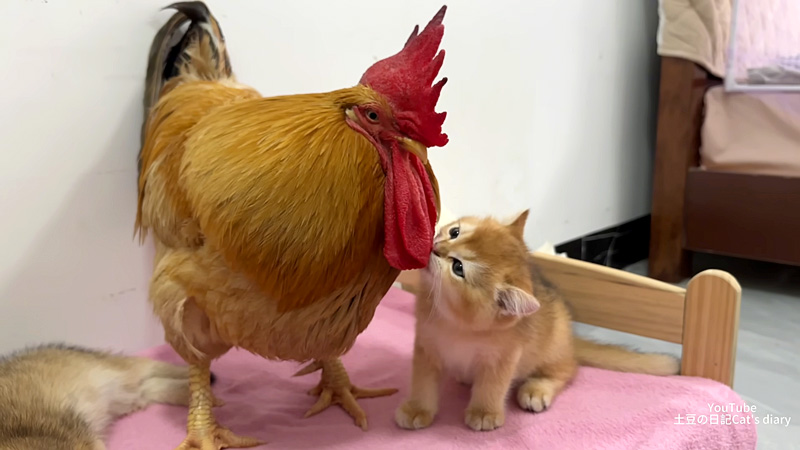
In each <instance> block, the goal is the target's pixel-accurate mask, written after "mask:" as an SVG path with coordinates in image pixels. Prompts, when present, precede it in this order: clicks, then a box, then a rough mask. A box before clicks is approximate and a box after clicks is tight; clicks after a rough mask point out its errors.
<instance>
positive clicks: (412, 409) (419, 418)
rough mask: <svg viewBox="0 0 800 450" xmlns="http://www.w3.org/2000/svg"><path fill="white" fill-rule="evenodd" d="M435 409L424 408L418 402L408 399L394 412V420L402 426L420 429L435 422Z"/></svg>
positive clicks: (409, 428) (408, 428)
mask: <svg viewBox="0 0 800 450" xmlns="http://www.w3.org/2000/svg"><path fill="white" fill-rule="evenodd" d="M435 415H436V412H435V411H431V410H429V409H426V408H423V407H421V406H419V405H418V404H417V403H416V402H412V401H406V402H404V403H403V404H402V405H400V407H399V408H397V411H395V413H394V421H395V422H396V423H397V425H398V426H399V427H400V428H405V429H407V430H419V429H422V428H427V427H429V426H430V425H431V424H432V423H433V417H434V416H435Z"/></svg>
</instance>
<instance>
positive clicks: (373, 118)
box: [367, 111, 378, 122]
mask: <svg viewBox="0 0 800 450" xmlns="http://www.w3.org/2000/svg"><path fill="white" fill-rule="evenodd" d="M367 119H369V120H370V121H371V122H377V121H378V113H376V112H375V111H368V112H367Z"/></svg>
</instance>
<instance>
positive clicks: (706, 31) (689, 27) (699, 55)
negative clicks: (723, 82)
mask: <svg viewBox="0 0 800 450" xmlns="http://www.w3.org/2000/svg"><path fill="white" fill-rule="evenodd" d="M658 3H659V8H658V12H659V27H658V37H657V39H658V54H659V55H661V56H674V57H678V58H684V59H688V60H690V61H694V62H695V63H697V64H699V65H701V66H703V67H704V68H705V69H706V70H708V71H709V72H711V73H712V74H714V75H716V76H718V77H723V76H724V75H725V52H726V51H727V47H728V36H729V34H730V21H731V10H732V7H731V0H659V2H658Z"/></svg>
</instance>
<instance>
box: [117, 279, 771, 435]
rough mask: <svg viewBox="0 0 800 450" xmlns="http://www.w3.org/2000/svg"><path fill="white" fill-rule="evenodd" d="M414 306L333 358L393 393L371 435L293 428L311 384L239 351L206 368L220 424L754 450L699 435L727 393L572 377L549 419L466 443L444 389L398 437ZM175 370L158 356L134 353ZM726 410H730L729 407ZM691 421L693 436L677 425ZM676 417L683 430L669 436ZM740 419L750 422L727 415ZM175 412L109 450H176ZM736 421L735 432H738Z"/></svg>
mask: <svg viewBox="0 0 800 450" xmlns="http://www.w3.org/2000/svg"><path fill="white" fill-rule="evenodd" d="M413 300H414V299H413V297H411V296H410V295H408V294H407V293H405V292H403V291H400V290H396V289H393V290H392V291H390V292H389V294H388V295H387V298H386V299H385V300H384V302H383V304H382V305H381V306H380V307H379V308H378V311H377V313H376V315H375V319H374V321H373V322H372V324H371V325H370V327H369V328H368V329H367V331H365V333H364V334H363V335H362V336H361V337H360V338H359V339H358V342H357V343H356V346H355V348H354V349H353V350H352V351H351V352H350V353H349V354H348V355H346V356H345V357H344V358H343V361H344V363H345V365H346V366H347V368H348V369H349V372H350V376H351V378H352V379H353V381H354V382H355V383H356V384H359V385H361V386H364V387H398V388H400V389H401V392H400V393H398V394H395V395H394V396H391V397H385V398H380V399H366V400H361V401H360V404H361V406H362V407H363V408H364V410H365V411H366V413H367V415H368V417H369V424H370V429H369V431H367V432H364V431H361V430H360V429H359V428H357V427H356V426H355V425H354V424H353V420H352V419H351V418H350V417H349V416H347V415H346V414H345V413H344V411H342V410H341V409H340V408H338V407H332V408H330V409H328V410H327V411H324V412H323V413H321V414H319V415H318V416H315V417H312V418H309V419H304V418H303V414H304V413H305V411H306V410H307V409H308V408H309V407H310V406H311V405H312V404H313V402H314V398H312V397H310V396H308V395H306V393H305V392H306V391H307V390H308V389H309V388H311V387H312V386H313V385H314V384H316V381H317V379H318V376H319V374H312V375H307V376H304V377H298V378H292V377H291V374H292V373H294V371H295V370H297V369H298V367H299V366H298V365H297V364H294V363H287V362H271V361H266V360H263V359H261V358H259V357H256V356H253V355H251V354H249V353H247V352H244V351H238V350H236V351H231V352H229V353H228V354H226V355H225V356H223V357H222V358H220V359H219V360H217V361H216V362H215V363H214V364H213V365H212V370H213V371H214V372H215V373H216V374H217V376H218V381H217V385H216V387H215V392H216V394H217V395H218V396H219V397H220V398H222V399H223V400H225V401H226V405H225V406H223V407H221V408H217V409H216V414H217V417H218V419H219V421H220V422H221V423H223V424H225V425H227V426H229V427H230V428H232V429H233V430H234V431H235V432H237V433H239V434H244V435H252V436H255V437H258V438H261V439H263V440H265V441H267V442H268V444H267V445H266V446H263V447H259V448H264V449H269V448H271V449H309V448H331V449H352V448H364V449H380V448H392V449H413V450H420V449H429V448H435V449H437V450H438V449H455V448H475V447H477V446H480V448H496V449H509V448H542V449H555V448H557V449H580V450H583V449H588V448H591V449H637V450H642V449H670V450H674V449H703V448H708V449H712V448H713V449H717V448H725V449H753V448H755V442H756V429H755V425H754V424H752V421H753V419H752V418H751V419H750V422H751V424H750V425H711V424H705V425H699V424H697V422H698V420H702V419H700V418H699V417H700V415H705V417H706V418H708V415H709V414H710V412H709V406H708V403H713V404H716V405H727V404H729V403H735V404H737V405H741V404H742V403H743V402H742V400H741V399H740V398H739V396H738V395H736V394H735V393H734V392H733V391H732V390H730V389H729V388H727V387H726V386H724V385H722V384H719V383H716V382H713V381H709V380H704V379H698V378H689V377H669V378H663V377H655V376H647V375H638V374H622V373H615V372H609V371H604V370H599V369H591V368H582V369H581V371H580V373H579V375H578V377H577V379H576V380H575V382H574V383H573V384H572V385H571V386H570V387H569V388H568V389H567V390H566V391H565V392H564V393H563V394H562V395H561V396H560V397H558V398H557V399H556V401H555V402H554V404H553V405H552V407H551V409H550V410H548V411H546V412H543V413H539V414H533V413H527V412H523V411H521V410H520V409H519V408H518V407H517V406H516V404H515V403H514V402H513V398H510V399H509V403H508V415H507V418H506V424H505V425H504V426H503V427H502V428H500V429H498V430H495V431H491V432H480V433H479V432H474V431H472V430H470V429H468V428H466V426H465V425H464V423H463V411H464V408H465V406H466V404H467V401H468V399H469V389H468V388H467V387H466V386H462V385H459V384H455V383H452V382H450V383H447V384H446V385H445V386H444V388H443V397H442V401H441V403H442V410H441V411H440V413H439V416H438V417H437V419H436V421H435V422H434V424H433V425H432V427H431V428H428V429H426V430H421V431H406V430H401V429H399V428H398V427H397V426H396V425H395V424H394V419H393V417H394V410H395V408H396V407H397V405H398V403H399V402H400V401H401V400H402V399H403V398H404V396H405V393H406V392H407V384H408V380H409V375H410V370H411V357H410V356H411V347H412V342H413V329H414V327H413V323H414V317H413V313H412V305H413ZM143 354H144V355H146V356H150V357H154V358H157V359H162V360H167V361H173V362H179V361H180V359H179V358H178V357H177V356H176V355H175V354H174V353H173V351H172V350H171V349H170V348H168V347H164V346H162V347H156V348H153V349H150V350H148V351H145V352H143ZM728 408H730V407H728ZM690 414H695V415H696V416H695V418H694V421H695V424H694V425H689V424H686V422H687V419H686V418H685V417H686V416H687V415H690ZM678 415H681V417H682V419H681V420H680V421H681V422H682V423H683V424H682V425H676V424H675V423H676V419H675V418H676V417H677V416H678ZM733 415H734V416H739V417H740V418H744V420H746V417H750V414H749V413H733ZM185 420H186V408H182V407H173V406H163V405H154V406H151V407H150V408H148V409H147V410H145V411H141V412H138V413H135V414H132V415H130V416H128V417H125V418H123V419H121V420H120V421H119V422H118V423H117V424H116V425H115V426H114V427H113V428H112V430H111V432H110V436H109V440H108V448H109V449H110V450H132V449H136V450H141V449H148V450H162V449H163V450H172V449H174V448H175V447H176V446H177V445H178V444H179V443H180V442H181V440H182V439H183V437H184V430H185ZM737 421H738V420H737Z"/></svg>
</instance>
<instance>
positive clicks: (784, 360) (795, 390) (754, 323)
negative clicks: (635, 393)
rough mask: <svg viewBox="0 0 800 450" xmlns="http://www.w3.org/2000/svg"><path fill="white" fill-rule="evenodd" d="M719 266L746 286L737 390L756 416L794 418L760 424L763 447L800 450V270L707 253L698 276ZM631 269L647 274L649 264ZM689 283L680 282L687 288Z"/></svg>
mask: <svg viewBox="0 0 800 450" xmlns="http://www.w3.org/2000/svg"><path fill="white" fill-rule="evenodd" d="M707 268H714V269H722V270H726V271H728V272H730V273H731V274H733V275H734V276H735V277H736V278H737V279H738V280H739V283H740V284H741V285H742V310H741V317H740V324H739V341H738V349H737V356H736V374H735V378H734V386H733V388H734V390H735V391H736V392H737V393H738V394H739V395H740V396H741V397H742V399H744V401H745V402H747V404H749V405H755V406H756V415H757V416H758V417H764V416H766V415H767V414H772V415H773V416H778V417H789V418H791V421H790V423H789V426H788V427H786V426H783V425H765V424H759V425H758V448H759V449H780V450H790V449H798V450H800V268H791V267H786V266H779V265H773V264H766V263H756V262H751V261H742V260H735V259H729V258H720V257H713V256H706V255H701V256H698V257H695V267H694V270H695V273H697V272H698V271H700V270H703V269H707ZM626 270H628V271H630V272H633V273H638V274H642V275H643V274H645V273H646V272H647V262H646V261H642V262H640V263H636V264H634V265H632V266H630V267H628V268H627V269H626ZM687 282H688V280H686V281H684V282H683V283H680V284H681V285H682V286H684V287H685V286H686V283H687ZM576 328H577V330H576V331H577V332H578V333H580V334H583V335H587V336H590V337H593V338H597V339H601V340H613V341H614V342H617V343H624V344H629V345H633V346H636V347H638V348H641V349H646V350H652V351H662V352H669V353H673V354H675V355H680V346H679V345H677V344H671V343H667V342H662V341H656V340H652V339H647V338H641V337H639V336H633V335H629V334H626V333H619V332H616V331H611V330H605V329H599V328H595V327H591V326H587V325H580V324H579V325H577V326H576Z"/></svg>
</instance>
